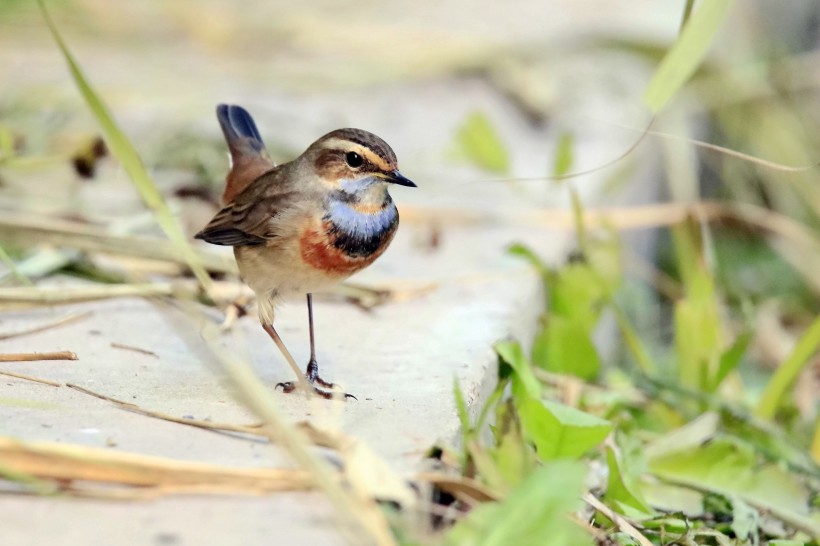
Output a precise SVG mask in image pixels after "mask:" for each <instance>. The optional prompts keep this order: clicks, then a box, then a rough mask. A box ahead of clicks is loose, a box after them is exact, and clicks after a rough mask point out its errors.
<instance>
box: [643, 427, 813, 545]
mask: <svg viewBox="0 0 820 546" xmlns="http://www.w3.org/2000/svg"><path fill="white" fill-rule="evenodd" d="M649 470H650V472H652V473H653V474H654V475H656V476H658V477H659V478H661V479H664V480H669V481H671V482H673V483H677V484H682V485H689V486H690V487H695V488H697V489H701V490H703V491H712V492H715V493H718V494H721V495H724V496H726V497H730V498H731V497H733V496H737V497H739V498H741V499H742V500H743V501H745V502H748V503H749V504H751V505H753V506H756V507H757V508H759V509H764V510H768V511H770V512H771V513H772V514H774V515H775V516H776V517H778V518H780V519H782V520H783V521H785V522H786V523H788V524H789V525H792V526H794V527H796V528H798V529H800V530H802V531H804V532H808V533H810V534H811V535H812V536H814V537H820V522H818V521H817V520H816V519H812V514H811V513H810V511H809V507H808V506H809V504H808V503H809V493H808V491H807V490H806V488H805V487H804V486H803V484H802V483H801V481H800V480H799V479H797V478H796V477H794V476H793V475H792V474H789V473H788V472H787V471H786V470H784V469H783V468H782V467H781V466H779V465H776V464H772V463H764V462H761V461H759V460H758V459H757V457H756V456H755V453H754V450H753V449H752V448H751V447H750V446H749V445H747V444H745V443H742V442H741V441H739V440H738V439H735V438H731V437H720V436H718V437H715V438H714V439H712V440H711V441H710V442H707V443H706V444H704V445H701V446H698V447H695V448H686V449H682V450H680V451H677V452H667V453H665V454H662V455H660V456H654V457H651V456H650V457H649Z"/></svg>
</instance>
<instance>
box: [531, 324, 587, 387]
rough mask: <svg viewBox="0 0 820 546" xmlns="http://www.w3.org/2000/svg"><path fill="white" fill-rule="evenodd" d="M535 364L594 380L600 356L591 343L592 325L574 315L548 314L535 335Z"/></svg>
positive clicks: (533, 356)
mask: <svg viewBox="0 0 820 546" xmlns="http://www.w3.org/2000/svg"><path fill="white" fill-rule="evenodd" d="M532 360H533V364H535V365H536V366H538V367H539V368H543V369H545V370H547V371H551V372H555V373H562V374H568V375H574V376H576V377H580V378H581V379H584V380H587V381H591V380H593V379H595V378H596V377H597V376H598V373H599V372H600V370H601V358H600V356H598V350H597V349H596V348H595V345H594V344H593V342H592V334H591V329H590V327H589V326H588V325H587V324H585V323H583V322H581V321H579V320H578V319H574V318H565V317H562V316H560V315H555V314H549V315H548V318H547V321H546V325H545V327H544V329H543V330H542V331H541V332H540V333H539V334H538V336H537V337H536V338H535V341H534V343H533V348H532Z"/></svg>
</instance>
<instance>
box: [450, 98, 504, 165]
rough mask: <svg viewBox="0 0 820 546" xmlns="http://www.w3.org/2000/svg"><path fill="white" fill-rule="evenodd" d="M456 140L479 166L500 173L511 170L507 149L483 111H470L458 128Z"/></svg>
mask: <svg viewBox="0 0 820 546" xmlns="http://www.w3.org/2000/svg"><path fill="white" fill-rule="evenodd" d="M456 140H457V142H458V146H459V149H460V151H461V152H462V153H463V154H464V155H465V156H466V157H467V159H469V160H470V161H472V162H473V163H474V164H475V165H477V166H478V167H480V168H482V169H484V170H485V171H489V172H493V173H498V174H506V173H507V172H509V170H510V158H509V154H508V153H507V149H506V147H505V146H504V143H503V142H502V141H501V138H500V137H499V136H498V134H497V133H496V132H495V129H493V126H492V124H490V120H489V119H488V118H487V116H485V115H484V114H483V113H481V112H478V111H476V112H472V113H470V114H469V115H468V116H467V119H465V120H464V123H462V124H461V127H460V128H459V129H458V134H457V136H456Z"/></svg>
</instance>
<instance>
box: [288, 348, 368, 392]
mask: <svg viewBox="0 0 820 546" xmlns="http://www.w3.org/2000/svg"><path fill="white" fill-rule="evenodd" d="M305 379H307V382H308V383H310V384H311V385H313V392H315V393H316V394H317V395H319V396H321V397H322V398H325V399H327V400H332V399H334V398H342V397H343V398H344V399H345V400H346V399H348V398H352V399H353V400H358V398H356V397H355V396H353V395H352V394H348V393H346V392H341V391H339V390H338V388H339V387H338V386H337V385H336V384H335V383H331V382H330V381H325V380H324V379H322V378H321V377H319V365H318V364H317V363H316V359H313V358H312V359H310V362H308V365H307V370H305ZM316 385H319V387H322V388H319V387H317V386H316ZM298 386H299V385H298V382H296V381H285V382H283V383H277V384H276V386H275V387H274V389H278V388H279V387H282V392H284V393H285V394H290V393H292V392H293V391H295V390H296V389H297V387H298Z"/></svg>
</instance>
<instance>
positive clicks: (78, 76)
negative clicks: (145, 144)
mask: <svg viewBox="0 0 820 546" xmlns="http://www.w3.org/2000/svg"><path fill="white" fill-rule="evenodd" d="M37 1H38V4H39V5H40V10H41V11H42V13H43V18H44V19H45V21H46V24H47V25H48V28H49V30H50V31H51V35H52V37H53V38H54V41H55V42H56V43H57V46H58V47H59V48H60V51H61V52H62V54H63V58H64V59H65V62H66V64H68V68H69V71H70V72H71V76H72V78H73V79H74V83H75V84H76V85H77V88H78V89H79V91H80V94H81V95H82V97H83V99H84V100H85V102H86V104H87V105H88V108H89V109H90V110H91V112H92V113H93V114H94V117H96V118H97V122H98V123H99V124H100V128H101V129H102V132H103V135H104V136H105V141H106V144H107V145H108V148H109V149H110V150H111V153H112V154H113V155H114V156H115V157H116V158H117V159H118V160H119V161H120V164H121V165H122V167H123V170H125V172H126V173H127V174H128V177H129V178H130V179H131V181H132V182H133V183H134V187H135V188H136V189H137V191H138V192H139V194H140V197H141V198H142V201H143V202H144V203H145V204H146V205H147V206H148V208H150V209H151V210H152V211H153V212H154V217H155V219H156V221H157V223H158V224H159V226H160V227H161V228H162V230H163V231H164V232H165V235H166V236H167V237H168V238H169V239H170V240H171V242H172V243H173V244H174V246H175V247H176V248H177V250H178V251H179V253H180V254H181V255H182V256H183V257H184V258H185V262H186V263H187V264H188V267H190V268H191V271H192V272H193V273H194V275H195V276H196V278H197V280H198V281H199V283H200V285H202V287H203V288H204V289H205V290H206V291H209V290H210V288H211V286H212V285H213V283H212V282H211V278H210V276H208V273H207V271H205V268H204V267H203V266H202V262H201V260H200V259H199V256H198V255H197V254H196V252H194V249H193V248H192V247H191V245H190V244H189V242H188V239H187V237H186V236H185V233H184V232H183V231H182V228H181V227H180V225H179V222H178V221H177V219H176V218H175V217H174V215H173V214H172V213H171V210H170V209H169V208H168V205H167V204H166V203H165V200H164V199H163V197H162V194H161V193H160V191H159V189H157V187H156V185H155V184H154V181H153V180H152V179H151V177H150V176H149V174H148V171H147V170H146V169H145V166H144V165H143V164H142V160H141V159H140V157H139V154H137V150H136V149H135V148H134V145H133V144H132V143H131V141H130V140H129V139H128V137H127V136H126V135H125V133H123V132H122V130H121V129H120V128H119V126H118V125H117V122H116V121H114V118H113V116H112V115H111V112H110V111H109V110H108V107H106V105H105V104H104V103H103V101H102V99H101V98H100V97H99V95H97V93H96V92H95V91H94V88H93V87H92V86H91V83H90V82H89V81H88V79H87V78H86V77H85V74H83V71H82V69H81V68H80V65H79V64H78V63H77V61H76V60H75V59H74V56H73V55H72V54H71V51H69V49H68V46H67V45H66V43H65V42H64V41H63V38H62V36H61V35H60V33H59V32H58V31H57V27H56V25H55V24H54V21H52V19H51V16H50V15H49V13H48V10H47V9H46V6H45V3H44V2H43V0H37Z"/></svg>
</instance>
